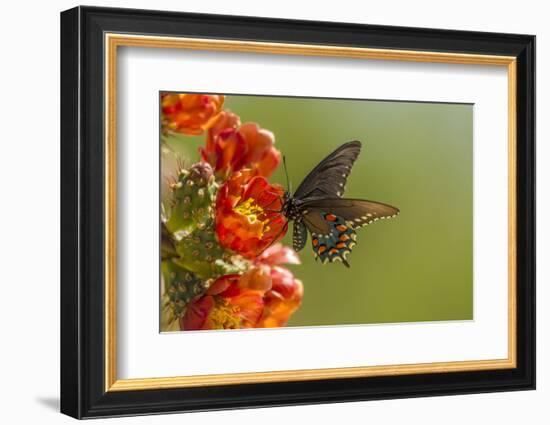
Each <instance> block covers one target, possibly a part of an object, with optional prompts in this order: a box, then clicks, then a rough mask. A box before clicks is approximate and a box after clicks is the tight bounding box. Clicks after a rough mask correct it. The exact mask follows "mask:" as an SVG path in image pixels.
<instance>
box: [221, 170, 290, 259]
mask: <svg viewBox="0 0 550 425" xmlns="http://www.w3.org/2000/svg"><path fill="white" fill-rule="evenodd" d="M253 174H254V172H253V171H252V170H243V171H239V172H237V173H235V174H233V175H232V176H231V177H230V178H229V180H227V181H226V182H225V183H224V184H223V185H222V186H221V188H220V189H219V191H218V196H217V199H216V234H217V236H218V241H219V243H220V244H221V245H222V246H223V247H224V248H227V249H230V250H232V251H235V252H237V253H239V254H241V255H243V256H245V257H247V258H254V257H256V256H258V255H260V254H261V253H262V252H263V251H264V250H265V249H266V248H267V247H269V246H270V245H272V244H273V243H274V242H276V241H277V240H279V239H281V238H282V237H283V236H284V235H285V233H286V231H287V228H288V222H287V220H286V219H285V217H284V215H283V214H282V213H280V212H279V211H280V210H281V209H282V206H283V195H284V190H283V188H282V187H281V186H279V185H270V184H269V183H268V181H267V180H266V179H265V178H264V177H261V176H253Z"/></svg>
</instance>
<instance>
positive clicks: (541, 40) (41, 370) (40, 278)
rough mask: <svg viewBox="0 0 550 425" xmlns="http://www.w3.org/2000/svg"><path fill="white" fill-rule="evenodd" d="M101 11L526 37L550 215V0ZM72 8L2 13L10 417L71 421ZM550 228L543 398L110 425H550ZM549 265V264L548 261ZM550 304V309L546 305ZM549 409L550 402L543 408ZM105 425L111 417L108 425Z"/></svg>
mask: <svg viewBox="0 0 550 425" xmlns="http://www.w3.org/2000/svg"><path fill="white" fill-rule="evenodd" d="M96 4H97V5H105V6H122V7H140V8H159V9H172V10H186V11H195V12H210V13H226V14H243V15H263V16H272V17H286V18H301V19H317V20H333V21H348V22H362V23H372V24H389V25H404V26H418V27H439V28H455V29H465V30H483V31H503V32H520V33H521V32H523V33H534V34H536V35H537V37H538V39H537V43H538V46H537V47H538V49H537V52H538V58H537V62H538V69H537V74H538V76H539V79H538V90H537V95H538V98H537V106H538V117H539V122H540V124H539V125H538V140H539V144H538V152H537V155H538V164H539V170H538V198H537V200H538V216H539V217H548V216H549V215H550V198H549V191H548V188H547V183H548V182H549V181H550V168H549V167H548V166H545V165H546V164H547V163H548V161H549V160H550V147H549V145H548V143H546V141H547V140H548V138H549V136H550V133H549V132H550V126H549V125H548V124H547V121H546V120H545V119H544V117H548V116H549V114H550V106H549V104H548V89H549V82H548V75H550V53H548V52H549V51H550V28H549V27H548V22H547V17H548V12H547V11H546V10H544V2H540V1H538V2H536V1H528V0H525V1H522V2H517V1H514V2H505V1H487V2H480V1H469V0H463V1H461V2H453V3H445V2H439V1H414V2H411V1H405V0H403V1H393V2H387V3H384V2H368V3H367V2H357V1H353V0H349V1H345V0H340V1H338V2H334V1H330V2H329V1H323V2H321V1H303V2H296V1H295V0H294V1H282V0H279V1H277V2H258V1H239V0H232V1H230V2H229V1H226V0H218V1H213V0H201V1H200V2H199V1H195V2H184V1H182V0H177V1H162V0H157V1H155V2H154V3H153V2H150V1H126V2H125V1H99V0H98V1H97V3H96ZM74 5H75V3H73V2H69V1H50V2H36V3H35V4H32V3H31V2H21V1H20V2H9V3H7V4H5V5H4V7H3V10H2V22H1V25H0V31H1V32H2V33H1V35H2V51H3V57H2V68H1V71H0V72H1V73H2V78H0V85H1V87H0V88H1V90H0V93H1V94H2V95H1V96H0V102H1V105H2V110H1V112H2V114H1V115H0V116H1V117H2V120H1V122H2V126H1V130H0V131H1V133H2V137H1V138H0V146H1V148H0V149H1V154H0V177H1V179H0V182H1V183H0V184H1V188H2V195H3V202H2V208H1V210H0V211H1V212H0V214H1V220H0V238H1V241H2V245H1V247H2V252H1V257H0V258H1V259H2V261H1V263H0V264H1V265H2V267H1V268H0V270H1V271H0V273H1V279H0V288H1V297H0V326H1V331H2V333H1V334H2V344H1V347H2V350H1V351H0V377H1V381H0V392H1V394H0V400H1V406H2V409H0V418H1V421H2V422H3V423H8V424H18V423H40V424H44V423H69V422H70V421H71V419H69V418H66V417H63V416H61V415H59V414H58V413H57V409H58V391H59V385H58V382H59V360H58V359H59V348H58V347H59V334H58V329H59V313H58V310H59V301H58V299H59V113H58V111H59V16H58V13H59V11H60V10H63V9H67V8H69V7H72V6H74ZM549 232H550V227H549V225H548V224H547V221H545V220H539V224H538V254H539V255H538V258H539V264H538V267H537V269H538V294H537V300H538V310H537V319H538V358H539V362H538V390H537V391H536V392H532V391H531V392H521V393H502V394H483V395H469V396H454V397H437V398H422V399H409V400H391V401H377V402H363V403H345V404H337V405H321V406H303V407H286V408H272V409H261V410H241V411H235V412H211V413H198V414H192V415H184V416H182V415H167V416H162V417H160V416H156V417H135V418H126V419H115V420H110V422H109V423H118V422H120V423H127V424H134V423H136V424H137V423H161V424H163V423H174V424H175V423H178V424H180V423H182V422H184V423H191V424H210V423H212V424H214V423H222V422H223V423H224V424H253V423H254V424H257V423H258V422H261V423H274V424H275V423H299V422H302V421H306V420H307V421H315V422H316V423H327V424H329V423H335V422H342V421H343V420H344V421H345V422H346V423H385V424H394V423H395V424H402V423H407V424H410V423H419V424H420V423H421V424H438V425H439V424H441V423H444V424H446V425H447V424H467V423H499V424H508V423H509V424H513V423H520V422H525V423H529V424H542V423H548V419H549V417H550V413H549V412H548V407H547V402H548V399H549V397H550V366H549V363H548V359H549V358H550V344H549V338H550V336H549V334H550V327H549V326H548V323H549V320H550V313H549V312H548V311H549V309H550V304H549V301H550V292H549V289H548V287H547V286H546V285H547V284H548V282H549V279H550V269H549V267H550V266H549V264H548V261H547V259H548V258H549V257H550V246H549V242H550V239H549V238H548V236H549ZM545 260H546V261H545ZM545 306H547V307H546V308H545ZM545 402H546V403H545ZM101 422H103V421H101Z"/></svg>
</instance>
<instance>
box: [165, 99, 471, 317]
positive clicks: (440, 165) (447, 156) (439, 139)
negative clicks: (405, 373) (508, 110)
mask: <svg viewBox="0 0 550 425" xmlns="http://www.w3.org/2000/svg"><path fill="white" fill-rule="evenodd" d="M225 108H226V109H230V110H232V111H233V112H235V113H237V114H238V115H239V116H240V117H241V120H242V122H243V123H244V122H247V121H253V122H257V123H258V124H259V125H260V126H261V127H263V128H266V129H268V130H270V131H272V132H273V133H274V134H275V137H276V146H277V148H278V149H279V150H281V152H282V153H283V154H284V155H285V156H286V160H287V166H288V171H289V174H290V178H291V180H292V184H293V187H294V188H296V187H297V186H298V185H299V183H300V182H301V180H302V179H303V178H304V177H305V176H306V174H307V173H308V172H309V171H310V170H311V169H312V168H313V167H314V166H315V165H316V164H317V163H318V162H319V161H320V160H321V159H323V158H324V157H325V156H326V155H327V154H329V153H330V152H331V151H332V150H333V149H335V148H336V147H338V146H339V145H341V144H342V143H344V142H346V141H349V140H360V141H361V142H362V143H363V150H362V152H361V155H360V156H359V158H358V160H357V162H356V163H355V166H354V168H353V170H352V173H351V175H350V177H349V179H348V184H347V186H346V193H345V197H354V198H364V199H369V200H373V201H380V202H384V203H388V204H391V205H394V206H396V207H398V208H399V209H400V210H401V213H400V215H399V216H398V217H397V218H394V219H391V220H384V221H378V222H376V223H373V224H371V225H369V226H366V227H364V228H362V229H360V230H358V235H357V242H358V243H357V246H356V247H355V248H354V250H353V252H352V253H351V254H350V255H349V256H348V261H349V262H350V264H351V268H350V269H347V268H346V267H344V266H343V265H342V264H341V263H333V264H328V263H327V264H326V265H322V264H321V263H319V262H315V260H314V258H313V251H312V249H311V244H310V242H311V241H308V244H307V245H306V247H305V248H304V250H303V251H301V252H300V257H301V260H302V264H301V265H299V266H290V268H291V269H292V270H293V272H294V273H295V275H296V276H297V277H298V278H299V279H301V280H302V282H303V283H304V289H305V290H304V298H303V303H302V306H301V308H300V309H299V310H298V311H297V312H296V313H295V314H294V315H293V316H292V318H291V320H290V322H289V324H288V325H289V326H313V325H342V324H362V323H388V322H416V321H435V320H468V319H472V318H473V227H472V226H473V136H472V134H473V108H472V105H465V104H443V103H419V102H395V101H370V100H369V101H367V100H338V99H317V98H294V97H271V96H240V95H228V96H227V97H226V102H225ZM203 140H204V137H203V136H201V137H184V138H179V139H173V140H170V141H169V143H170V146H171V147H172V148H173V149H174V150H175V151H176V152H178V153H179V154H181V155H182V156H183V157H184V158H187V159H188V160H189V161H194V160H196V159H198V154H197V148H198V146H199V145H201V144H202V143H203ZM170 156H171V155H163V164H162V167H163V171H164V170H166V171H169V170H170V169H171V167H172V166H173V164H172V161H171V160H169V159H165V158H169V157H170ZM270 181H271V182H279V183H281V184H282V185H283V186H285V177H284V171H283V167H282V166H280V167H279V169H278V170H277V171H276V172H275V174H274V175H273V176H272V177H271V178H270ZM291 236H292V232H291V231H289V232H288V233H287V235H286V237H285V239H284V241H283V242H284V243H285V244H287V245H289V246H292V243H291Z"/></svg>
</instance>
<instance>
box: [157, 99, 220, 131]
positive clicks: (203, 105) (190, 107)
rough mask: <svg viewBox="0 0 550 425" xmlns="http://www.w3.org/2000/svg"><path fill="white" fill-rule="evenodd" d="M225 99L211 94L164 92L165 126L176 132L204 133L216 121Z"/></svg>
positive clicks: (163, 112) (162, 103) (162, 101)
mask: <svg viewBox="0 0 550 425" xmlns="http://www.w3.org/2000/svg"><path fill="white" fill-rule="evenodd" d="M224 99H225V97H224V96H217V95H209V94H186V93H176V94H170V93H165V94H162V96H161V105H162V125H163V128H164V129H165V130H169V131H174V132H176V133H184V134H192V135H197V134H202V132H203V131H204V130H208V129H209V128H210V127H211V126H212V125H213V124H214V123H215V122H216V120H217V118H218V116H219V114H220V112H221V110H222V106H223V102H224Z"/></svg>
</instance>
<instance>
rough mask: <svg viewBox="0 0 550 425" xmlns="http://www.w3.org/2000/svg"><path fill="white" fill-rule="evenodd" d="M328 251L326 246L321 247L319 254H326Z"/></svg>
mask: <svg viewBox="0 0 550 425" xmlns="http://www.w3.org/2000/svg"><path fill="white" fill-rule="evenodd" d="M326 250H327V247H326V246H325V245H321V246H320V247H319V249H318V251H319V254H322V253H323V252H325V251H326Z"/></svg>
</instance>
